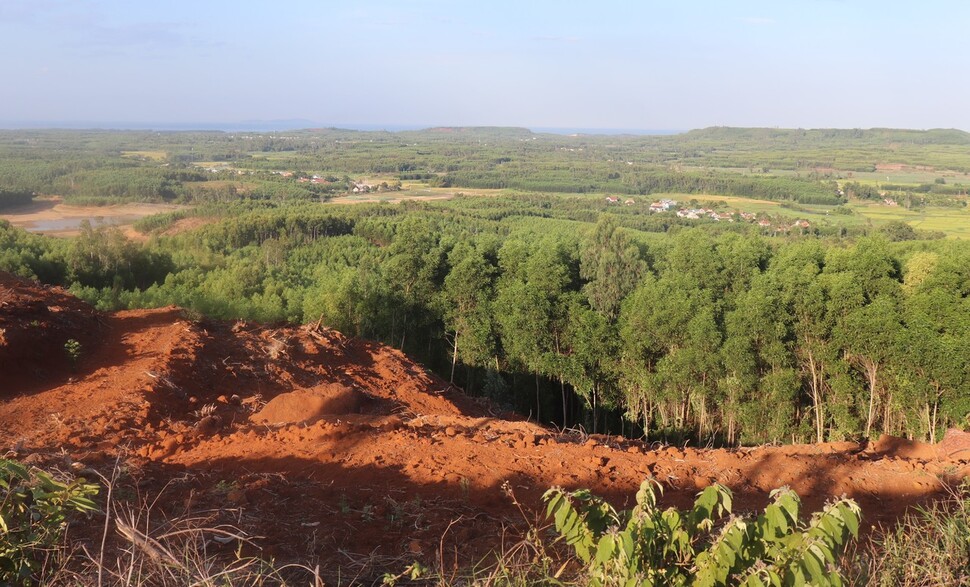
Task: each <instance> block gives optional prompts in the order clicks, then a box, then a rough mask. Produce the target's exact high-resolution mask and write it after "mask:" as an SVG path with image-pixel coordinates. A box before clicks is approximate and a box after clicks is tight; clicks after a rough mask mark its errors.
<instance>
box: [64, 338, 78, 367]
mask: <svg viewBox="0 0 970 587" xmlns="http://www.w3.org/2000/svg"><path fill="white" fill-rule="evenodd" d="M64 352H65V353H67V359H68V360H69V361H70V362H71V369H76V368H77V362H78V361H79V360H80V359H81V343H80V342H78V341H77V340H75V339H73V338H69V339H68V340H67V342H65V343H64Z"/></svg>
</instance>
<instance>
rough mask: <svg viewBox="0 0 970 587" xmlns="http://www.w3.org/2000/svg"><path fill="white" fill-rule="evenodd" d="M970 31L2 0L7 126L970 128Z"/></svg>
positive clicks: (787, 21)
mask: <svg viewBox="0 0 970 587" xmlns="http://www.w3.org/2000/svg"><path fill="white" fill-rule="evenodd" d="M968 23H970V4H966V3H962V2H956V1H950V0H938V1H936V2H932V1H931V2H927V3H922V4H920V5H915V4H908V3H906V4H898V5H897V4H887V3H884V2H876V1H873V0H857V1H849V0H800V1H793V2H789V3H777V2H769V1H766V0H756V1H755V0H750V1H738V2H731V3H723V2H714V1H713V0H706V1H694V2H682V3H673V4H670V3H660V2H644V3H636V4H632V5H631V4H630V3H625V2H619V1H616V0H606V1H604V2H598V3H596V4H595V5H590V4H588V3H579V2H551V1H549V0H541V1H535V2H529V3H522V2H509V1H505V0H499V1H497V2H494V3H489V4H487V5H485V4H465V3H454V2H447V1H445V0H410V1H401V2H390V1H362V2H356V3H353V4H346V3H338V2H331V1H322V2H313V1H310V0H281V1H279V2H275V3H272V4H271V5H267V4H262V3H232V2H227V1H225V0H213V1H209V2H202V3H200V2H189V1H188V0H173V1H172V2H169V3H165V4H164V5H162V4H157V3H127V2H123V1H121V0H4V2H2V3H0V47H2V48H3V49H4V51H5V54H6V55H8V56H15V58H9V57H8V60H7V63H5V66H4V70H5V73H6V74H7V76H6V77H7V79H8V80H10V82H9V83H7V84H5V88H4V90H3V91H2V92H0V112H2V117H3V119H4V121H3V122H2V123H0V124H2V125H3V126H7V127H11V128H14V127H15V128H23V127H24V126H25V125H37V126H51V125H53V126H56V124H55V123H61V124H70V125H74V124H76V123H77V124H80V123H83V124H85V125H91V126H88V127H89V128H107V127H110V126H111V125H139V124H151V125H157V126H158V127H178V126H180V125H181V126H191V127H193V128H198V127H199V125H203V126H204V125H207V124H217V125H221V126H222V125H224V126H234V127H239V128H240V130H242V127H243V126H245V125H246V124H256V123H259V124H265V123H272V122H281V121H282V122H287V121H308V122H310V121H314V123H316V124H320V125H325V126H334V127H341V128H355V127H382V126H387V127H407V128H426V127H433V126H513V127H525V128H530V129H567V130H568V129H591V130H609V131H616V132H656V131H651V130H650V129H671V130H687V129H696V128H705V127H710V126H734V127H766V128H908V129H928V128H957V129H970V112H968V111H967V110H966V109H965V108H964V107H963V95H964V94H966V93H967V91H968V90H970V78H968V77H967V76H966V75H963V74H964V72H965V69H966V66H965V63H964V61H965V60H964V54H965V50H964V48H963V47H962V38H963V35H964V30H965V26H964V25H966V24H968ZM126 121H128V122H126ZM388 121H393V122H388ZM276 130H288V129H276ZM664 132H669V131H668V130H664Z"/></svg>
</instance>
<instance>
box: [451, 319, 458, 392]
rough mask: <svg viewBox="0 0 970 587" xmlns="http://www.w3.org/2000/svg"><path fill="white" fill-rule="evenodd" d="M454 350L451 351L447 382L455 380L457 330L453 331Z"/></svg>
mask: <svg viewBox="0 0 970 587" xmlns="http://www.w3.org/2000/svg"><path fill="white" fill-rule="evenodd" d="M454 347H455V348H454V350H453V351H452V353H451V379H450V380H449V383H454V382H455V364H457V363H458V331H457V330H456V331H455V345H454Z"/></svg>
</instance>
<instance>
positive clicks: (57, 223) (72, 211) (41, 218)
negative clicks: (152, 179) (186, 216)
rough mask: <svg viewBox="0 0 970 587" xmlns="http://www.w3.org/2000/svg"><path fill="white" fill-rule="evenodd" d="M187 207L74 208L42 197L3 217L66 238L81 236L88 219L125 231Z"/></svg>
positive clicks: (150, 205) (174, 205)
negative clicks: (126, 228) (132, 226)
mask: <svg viewBox="0 0 970 587" xmlns="http://www.w3.org/2000/svg"><path fill="white" fill-rule="evenodd" d="M187 207H188V206H179V205H176V204H147V203H130V204H117V205H113V206H74V205H71V204H66V203H64V201H63V200H62V199H61V198H58V197H49V198H43V199H41V198H38V199H36V200H35V201H34V202H32V203H31V204H29V205H27V206H22V207H18V208H9V209H7V210H4V211H3V213H0V218H3V219H5V220H9V221H10V223H11V224H12V225H14V226H16V227H19V228H23V229H24V230H27V231H29V232H35V233H40V234H46V235H50V236H62V237H64V236H74V235H77V234H78V233H79V232H80V227H81V223H82V222H84V221H85V220H87V221H88V222H90V223H91V224H92V225H93V226H97V225H100V224H110V225H113V226H119V227H122V228H124V227H128V226H130V225H132V224H134V223H135V221H137V220H138V219H140V218H144V217H145V216H151V215H152V214H158V213H160V212H172V211H173V210H179V209H182V208H187ZM129 232H130V231H129Z"/></svg>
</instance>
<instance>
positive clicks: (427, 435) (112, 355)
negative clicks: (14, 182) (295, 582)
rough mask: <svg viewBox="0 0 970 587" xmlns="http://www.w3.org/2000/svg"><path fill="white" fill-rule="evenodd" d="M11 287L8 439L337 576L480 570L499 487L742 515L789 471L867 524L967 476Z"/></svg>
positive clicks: (492, 536) (899, 447)
mask: <svg viewBox="0 0 970 587" xmlns="http://www.w3.org/2000/svg"><path fill="white" fill-rule="evenodd" d="M0 287H2V288H3V289H2V290H0V291H2V292H3V297H2V298H0V328H3V329H4V330H3V333H4V334H3V337H4V338H3V340H4V343H3V346H0V357H2V358H3V360H5V361H6V362H5V363H3V368H4V371H3V373H2V374H3V379H2V381H3V392H2V393H0V446H4V447H15V453H16V455H17V456H18V457H19V458H23V459H27V460H28V461H29V462H36V463H38V464H47V465H54V466H63V465H64V464H65V463H67V464H71V465H72V466H74V467H77V468H85V467H87V468H91V469H94V470H97V471H99V472H100V473H102V474H104V475H106V476H109V477H110V476H111V475H112V472H114V473H115V476H116V477H117V481H116V490H115V491H114V493H113V495H114V496H115V499H123V497H119V496H129V497H128V498H127V499H130V500H131V501H132V503H137V502H139V501H142V500H144V501H146V502H147V503H153V504H154V506H153V507H154V508H155V509H156V510H161V511H158V512H155V513H153V514H152V516H151V519H153V520H156V519H162V517H164V516H165V515H171V516H191V515H193V514H195V513H197V512H206V515H207V516H209V518H213V517H214V519H213V521H212V522H211V523H213V524H218V523H225V524H232V525H233V526H235V527H238V528H240V529H242V530H243V531H245V532H248V533H249V534H250V535H252V536H259V537H260V538H259V539H258V540H256V542H257V543H258V544H259V545H260V546H261V547H262V548H264V549H265V550H264V553H263V554H265V555H272V556H275V557H276V558H277V559H278V560H285V561H295V562H301V563H306V562H308V561H316V560H318V561H320V563H321V567H322V568H326V569H330V570H331V571H332V572H333V573H335V574H336V573H344V576H346V573H348V572H351V573H353V574H352V575H351V576H357V577H370V576H376V577H379V576H380V573H381V572H383V571H384V570H388V566H390V567H394V565H398V566H399V567H400V566H403V564H406V563H407V562H410V560H407V559H414V558H419V559H423V560H424V561H425V562H432V561H439V560H440V559H442V558H443V557H446V558H448V560H455V561H462V562H463V563H468V562H474V561H475V560H476V558H477V557H480V556H482V555H483V554H485V553H486V552H487V551H488V550H490V549H493V548H496V547H498V546H499V541H498V540H499V539H498V538H497V537H498V536H499V535H500V534H501V533H502V532H504V531H508V529H510V528H511V529H512V531H515V529H516V528H518V529H519V530H521V529H522V527H523V526H524V524H523V519H522V517H521V514H520V512H519V509H518V507H517V506H515V505H513V503H512V502H511V500H510V499H509V497H508V496H507V495H506V493H505V492H506V491H512V492H514V493H515V495H516V497H517V498H518V503H519V504H521V505H522V506H523V508H524V509H525V511H526V512H528V513H529V514H530V515H534V516H539V514H538V513H537V512H539V511H541V503H540V501H541V500H540V496H541V495H542V493H543V492H544V491H545V490H546V489H547V488H549V487H550V486H553V485H562V486H565V487H568V488H579V487H588V488H590V489H592V490H593V491H594V492H596V493H598V494H602V495H606V496H608V497H610V498H611V499H613V500H614V501H615V502H616V503H617V504H618V505H623V504H625V503H628V500H629V499H631V497H632V496H633V494H634V493H635V491H636V488H637V487H638V485H639V483H640V482H641V481H642V480H643V478H644V477H646V476H651V475H652V476H653V477H655V478H657V479H658V480H660V481H661V482H662V483H664V484H665V496H664V500H665V502H666V503H672V504H676V505H685V504H686V503H688V502H689V501H690V500H692V499H693V496H694V495H695V494H696V492H697V491H698V489H699V488H701V487H705V486H707V485H709V484H711V483H714V482H721V483H724V484H725V485H727V486H729V487H731V488H732V489H733V490H734V492H735V504H736V510H739V511H746V510H750V509H754V508H760V507H763V506H764V504H765V503H766V501H767V499H768V493H769V492H770V491H771V490H772V489H774V488H777V487H780V486H782V485H789V486H791V487H792V488H793V489H795V490H796V491H798V492H799V494H800V495H802V497H803V501H804V502H805V505H806V508H812V509H815V508H818V507H819V506H821V504H822V503H824V502H825V501H826V500H827V499H830V498H831V497H833V496H838V495H842V494H847V495H849V496H851V497H854V498H856V499H857V500H858V501H859V502H860V504H861V506H862V508H863V512H864V515H865V522H867V523H868V524H873V523H878V522H883V521H891V520H894V519H895V518H897V517H898V516H900V515H901V514H902V512H903V511H905V509H906V508H907V507H909V506H910V505H913V504H917V503H921V502H925V501H926V500H930V499H934V498H936V497H937V496H939V495H940V494H941V493H942V492H944V491H945V489H946V487H947V485H948V484H949V483H951V482H955V480H956V479H957V478H958V477H960V476H962V475H966V474H968V473H970V465H968V464H967V463H968V461H966V460H962V461H961V460H959V458H958V457H963V456H964V455H965V453H962V452H957V453H953V454H954V455H956V456H953V457H951V456H948V455H949V454H950V453H946V455H943V456H937V455H936V453H935V452H934V454H933V455H929V454H928V453H926V452H925V451H924V450H923V449H924V448H926V447H925V446H915V447H910V446H908V445H906V444H905V443H903V444H900V443H898V442H896V441H890V440H886V441H880V442H877V443H875V445H874V447H873V449H872V450H862V447H860V446H858V445H857V444H855V443H840V444H820V445H801V446H784V447H763V448H742V449H735V450H711V449H694V448H679V447H673V446H654V445H646V444H644V443H641V442H636V441H630V440H626V439H623V438H618V437H607V436H587V435H584V434H580V433H568V434H560V433H557V432H555V431H552V430H549V429H547V428H544V427H542V426H538V425H536V424H533V423H531V422H527V421H523V420H521V419H518V420H516V419H514V418H510V417H507V416H503V415H501V414H497V413H496V412H495V411H494V410H493V409H491V408H490V406H489V405H488V404H487V403H484V402H480V401H477V400H473V399H471V398H469V397H467V396H465V395H464V394H462V393H461V392H460V391H457V390H455V389H454V388H453V387H451V386H449V385H448V384H447V383H445V382H444V381H442V380H441V379H439V378H438V377H436V376H434V375H433V374H431V373H429V372H428V371H426V370H425V369H424V368H423V367H421V366H420V365H418V364H416V363H414V362H413V361H411V360H409V359H408V358H407V357H406V356H405V355H404V354H403V353H401V352H400V351H397V350H395V349H391V348H388V347H385V346H382V345H379V344H375V343H371V342H367V341H362V340H356V339H351V338H347V337H345V336H343V335H341V334H340V333H338V332H335V331H333V330H328V329H320V328H313V327H302V328H296V327H292V328H289V327H288V328H266V327H261V326H257V325H252V324H248V323H245V322H236V323H223V322H209V321H203V322H196V321H190V320H186V319H185V317H184V316H183V314H182V312H181V311H180V310H178V309H177V308H161V309H156V310H137V311H126V312H118V313H115V314H110V315H102V314H98V313H96V312H94V311H93V310H92V309H91V308H90V307H88V306H86V305H85V304H83V303H81V302H78V301H77V300H74V299H73V298H70V296H67V295H66V294H65V293H64V292H62V291H60V290H56V289H50V288H43V287H40V286H36V285H33V284H30V283H27V282H23V281H22V280H17V279H14V278H11V277H9V276H3V277H2V278H0ZM54 308H58V309H57V310H55V309H54ZM35 321H36V322H37V323H36V324H34V322H35ZM66 337H81V338H78V340H82V344H83V355H82V357H81V359H80V361H79V362H78V364H77V368H76V371H74V372H72V371H71V370H70V369H69V366H68V365H67V364H66V362H65V361H64V359H63V358H62V357H63V355H59V354H58V350H59V345H63V343H64V339H65V338H66ZM11 340H13V341H14V343H15V344H14V345H11V343H10V341H11ZM18 341H20V342H18ZM23 341H27V342H23ZM20 344H38V345H40V346H39V347H38V348H42V349H45V350H44V351H43V354H37V355H34V354H31V353H29V352H26V351H24V350H23V349H20V348H19V345H20ZM15 347H16V348H15ZM60 350H61V352H63V350H62V349H60ZM3 353H6V354H3ZM61 363H64V364H61ZM48 367H49V368H48ZM45 368H47V372H49V373H52V374H53V375H43V376H39V377H37V378H34V377H25V376H24V375H23V374H24V373H27V374H29V373H31V370H32V369H42V370H43V369H45ZM11 369H12V371H10V370H11ZM10 373H14V374H17V373H20V375H18V376H14V377H9V374H10ZM265 421H269V422H275V424H273V425H266V424H265V423H263V422H265ZM947 446H949V445H947ZM911 449H912V450H911ZM913 451H915V452H913ZM967 458H970V457H967ZM92 527H100V526H99V524H98V523H95V524H94V525H93V526H92ZM92 532H95V531H94V530H92ZM97 532H98V534H97V537H94V539H95V540H99V539H100V531H99V530H98V531H97ZM361 561H369V562H367V564H373V565H374V566H373V567H368V568H366V569H365V568H363V567H362V566H360V565H363V564H364V563H363V562H361ZM382 561H383V562H382ZM402 561H404V562H403V563H402ZM355 565H357V566H355ZM382 565H383V566H382ZM351 567H352V568H351ZM372 573H376V574H374V575H371V574H372Z"/></svg>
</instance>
